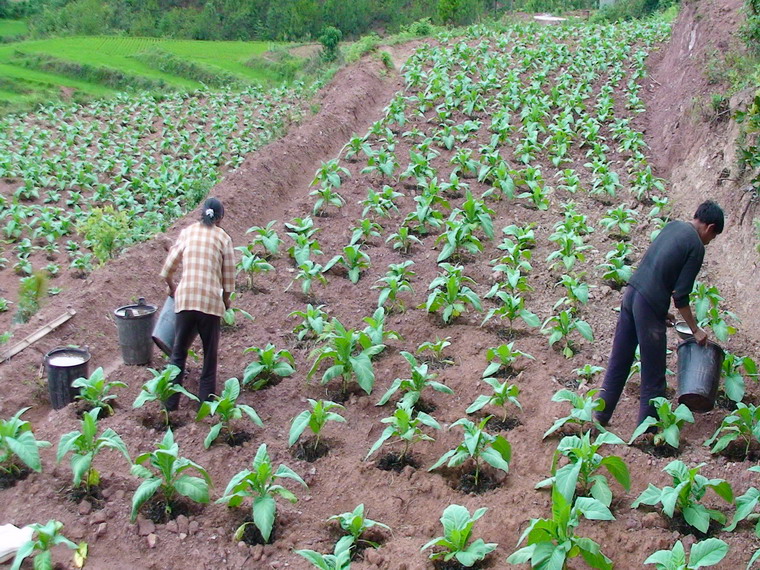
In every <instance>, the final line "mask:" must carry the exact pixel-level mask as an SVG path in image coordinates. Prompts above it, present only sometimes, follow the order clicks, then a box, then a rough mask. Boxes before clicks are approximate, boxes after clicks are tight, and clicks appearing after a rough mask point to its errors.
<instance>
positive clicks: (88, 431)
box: [56, 408, 132, 493]
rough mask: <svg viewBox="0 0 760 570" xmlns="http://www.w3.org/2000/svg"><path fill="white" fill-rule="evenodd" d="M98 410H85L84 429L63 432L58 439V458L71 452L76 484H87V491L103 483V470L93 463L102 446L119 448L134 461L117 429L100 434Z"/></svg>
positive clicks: (58, 460)
mask: <svg viewBox="0 0 760 570" xmlns="http://www.w3.org/2000/svg"><path fill="white" fill-rule="evenodd" d="M99 413H100V408H93V409H92V410H90V411H88V412H85V413H84V415H83V416H82V430H81V431H72V432H69V433H65V434H63V435H62V436H61V439H60V441H59V442H58V453H57V455H56V461H57V462H58V463H60V462H61V460H62V459H63V458H64V456H65V455H66V454H67V453H69V452H71V472H72V474H73V477H74V479H73V482H74V487H79V486H80V485H81V484H82V483H84V486H85V490H86V491H87V492H88V493H89V491H90V488H91V487H93V486H96V485H99V484H100V473H99V472H98V470H97V469H95V468H94V467H93V466H92V461H93V459H95V456H96V455H97V454H98V452H100V451H101V450H102V449H103V448H110V449H115V450H117V451H120V452H121V453H122V455H124V457H125V458H126V460H127V461H128V462H130V463H131V462H132V460H131V459H130V458H129V452H127V446H126V445H125V444H124V441H123V440H122V439H121V437H120V436H119V434H117V433H116V432H115V431H114V430H112V429H111V428H108V429H106V430H105V431H103V433H102V434H100V436H98V414H99Z"/></svg>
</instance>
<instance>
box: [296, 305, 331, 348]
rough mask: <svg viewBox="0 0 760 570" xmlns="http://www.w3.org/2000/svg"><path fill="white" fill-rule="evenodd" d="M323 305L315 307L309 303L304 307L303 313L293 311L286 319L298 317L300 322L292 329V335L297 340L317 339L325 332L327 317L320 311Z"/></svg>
mask: <svg viewBox="0 0 760 570" xmlns="http://www.w3.org/2000/svg"><path fill="white" fill-rule="evenodd" d="M323 307H324V305H317V306H316V307H315V306H314V305H312V304H311V303H309V304H307V305H306V310H305V311H293V312H292V313H290V314H289V315H288V317H300V318H301V319H302V320H301V322H300V323H298V324H297V325H296V326H295V328H294V329H293V334H294V335H296V338H298V340H300V341H303V340H307V339H316V338H319V337H320V336H321V335H322V333H323V332H324V330H325V325H327V322H328V319H327V317H328V315H327V313H326V312H325V311H323V310H322V308H323Z"/></svg>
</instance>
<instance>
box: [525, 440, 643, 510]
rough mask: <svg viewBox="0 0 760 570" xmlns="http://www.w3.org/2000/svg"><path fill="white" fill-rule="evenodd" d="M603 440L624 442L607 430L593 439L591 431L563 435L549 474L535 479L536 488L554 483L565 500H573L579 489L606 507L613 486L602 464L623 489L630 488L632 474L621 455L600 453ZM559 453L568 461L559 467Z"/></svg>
mask: <svg viewBox="0 0 760 570" xmlns="http://www.w3.org/2000/svg"><path fill="white" fill-rule="evenodd" d="M605 444H606V445H625V442H624V441H623V440H622V439H620V438H619V437H618V436H616V435H615V434H613V433H610V432H608V431H607V432H602V433H600V434H599V435H598V436H597V437H596V439H595V440H594V441H593V442H592V441H591V433H590V432H586V433H584V434H583V435H581V436H580V437H579V436H577V435H568V436H566V437H563V438H562V440H561V441H560V442H559V445H558V446H557V450H556V451H555V452H554V456H553V458H552V476H551V477H549V478H548V479H545V480H543V481H541V482H540V483H538V484H537V485H536V488H537V489H539V488H542V487H550V486H555V487H556V488H557V490H558V491H559V492H561V493H562V494H563V495H564V497H565V499H566V500H568V501H572V499H573V496H574V495H575V494H576V492H578V491H579V493H578V494H579V495H580V496H585V495H587V494H589V493H590V494H591V496H592V497H594V498H595V499H597V500H598V501H599V502H600V503H602V504H603V505H604V506H605V507H609V506H610V504H611V503H612V490H611V489H610V484H609V481H608V479H607V477H606V476H605V475H603V474H602V473H601V469H602V468H603V467H604V468H605V469H606V470H607V472H608V473H609V474H610V475H611V476H612V477H614V478H615V480H616V481H617V482H618V483H620V485H621V486H622V487H623V488H624V489H625V490H626V491H630V488H631V475H630V473H629V471H628V466H627V465H626V464H625V461H624V460H623V459H622V458H621V457H618V456H617V455H607V456H602V455H601V454H600V453H599V449H600V448H601V447H602V445H605ZM560 457H566V458H567V459H568V462H567V463H566V464H565V465H563V466H562V467H560V468H559V469H558V468H557V465H558V464H559V459H560Z"/></svg>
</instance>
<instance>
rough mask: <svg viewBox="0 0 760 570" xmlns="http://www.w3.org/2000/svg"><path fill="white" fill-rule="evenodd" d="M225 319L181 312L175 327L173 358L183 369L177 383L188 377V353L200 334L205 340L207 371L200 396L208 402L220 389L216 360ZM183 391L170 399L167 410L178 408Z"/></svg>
mask: <svg viewBox="0 0 760 570" xmlns="http://www.w3.org/2000/svg"><path fill="white" fill-rule="evenodd" d="M220 327H221V318H220V317H219V316H217V315H208V314H206V313H202V312H200V311H180V312H179V313H177V315H176V323H175V327H174V346H173V347H172V357H171V360H170V361H169V363H170V364H174V365H175V366H176V367H178V368H179V369H180V373H179V374H178V375H177V378H176V379H175V382H176V383H178V384H179V385H180V386H181V385H182V382H183V380H184V375H185V362H186V361H187V352H188V350H190V347H191V346H192V344H193V341H194V340H195V337H196V336H197V335H200V337H201V342H202V343H203V370H202V371H201V378H200V383H199V387H198V399H199V400H200V401H201V402H204V401H206V400H208V399H210V397H211V394H214V393H215V392H216V361H217V352H218V350H219V332H220ZM179 396H180V395H179V394H174V395H173V396H171V397H170V398H169V399H168V400H167V401H166V409H167V410H170V411H172V410H176V409H177V406H178V404H179Z"/></svg>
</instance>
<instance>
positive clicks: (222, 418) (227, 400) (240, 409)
mask: <svg viewBox="0 0 760 570" xmlns="http://www.w3.org/2000/svg"><path fill="white" fill-rule="evenodd" d="M239 396H240V381H239V380H238V379H237V378H228V379H227V380H226V381H225V383H224V389H223V390H222V393H221V395H219V396H216V395H214V399H213V400H211V401H206V402H203V403H202V404H201V407H200V408H199V409H198V414H197V415H196V416H195V421H201V420H202V419H204V418H205V417H207V416H216V417H217V418H218V420H219V421H218V423H216V424H214V425H213V426H211V429H210V430H209V432H208V435H207V436H206V439H204V440H203V447H205V448H206V449H208V448H209V447H211V444H212V443H214V441H215V440H216V438H217V437H219V435H220V434H221V433H222V432H224V433H226V434H227V437H228V438H229V437H232V436H233V435H234V432H233V431H232V428H231V427H230V424H231V423H232V421H233V420H239V419H241V418H242V417H243V414H245V415H246V416H248V418H249V419H250V420H251V421H252V422H253V423H255V424H256V425H257V426H259V427H264V424H263V423H262V421H261V418H260V417H259V415H258V414H257V413H256V410H254V409H253V408H252V407H251V406H248V405H246V404H238V403H237V399H238V397H239Z"/></svg>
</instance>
